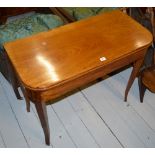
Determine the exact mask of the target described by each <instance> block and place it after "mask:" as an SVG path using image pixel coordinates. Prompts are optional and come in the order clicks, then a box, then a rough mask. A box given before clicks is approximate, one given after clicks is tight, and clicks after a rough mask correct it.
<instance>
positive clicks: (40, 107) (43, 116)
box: [35, 102, 50, 145]
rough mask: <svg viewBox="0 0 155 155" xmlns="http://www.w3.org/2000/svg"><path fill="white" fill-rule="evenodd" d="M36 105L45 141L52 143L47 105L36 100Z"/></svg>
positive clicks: (48, 143)
mask: <svg viewBox="0 0 155 155" xmlns="http://www.w3.org/2000/svg"><path fill="white" fill-rule="evenodd" d="M35 107H36V110H37V112H38V116H39V119H40V122H41V125H42V128H43V131H44V135H45V142H46V144H47V145H50V130H49V124H48V117H47V110H46V105H45V104H44V103H42V102H36V103H35Z"/></svg>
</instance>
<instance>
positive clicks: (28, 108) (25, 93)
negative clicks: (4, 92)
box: [20, 85, 30, 112]
mask: <svg viewBox="0 0 155 155" xmlns="http://www.w3.org/2000/svg"><path fill="white" fill-rule="evenodd" d="M20 88H21V90H22V92H23V95H24V98H25V101H26V110H27V112H30V100H29V97H28V95H27V92H26V90H25V88H24V87H23V86H22V85H20Z"/></svg>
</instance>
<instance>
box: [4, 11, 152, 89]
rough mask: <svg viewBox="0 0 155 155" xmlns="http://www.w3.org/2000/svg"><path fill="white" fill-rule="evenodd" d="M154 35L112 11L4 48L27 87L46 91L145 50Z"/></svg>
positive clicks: (117, 12)
mask: <svg viewBox="0 0 155 155" xmlns="http://www.w3.org/2000/svg"><path fill="white" fill-rule="evenodd" d="M151 42H152V35H151V33H150V32H149V31H147V30H146V29H145V28H143V27H142V26H141V25H140V24H138V23H137V22H135V21H134V20H132V19H131V18H130V17H129V16H127V15H126V14H124V13H122V12H121V11H112V12H110V13H104V14H101V15H97V16H94V17H90V18H87V19H85V20H81V21H78V22H74V23H71V24H67V25H65V26H61V27H60V28H56V29H53V30H50V31H47V32H42V33H38V34H36V35H33V36H30V37H27V38H24V39H18V40H16V41H13V42H9V43H6V44H5V45H4V47H5V50H6V52H7V54H8V56H9V58H10V60H11V62H12V64H13V66H14V68H15V70H16V72H17V74H18V76H19V78H20V80H21V81H22V83H23V84H24V86H25V87H27V88H29V89H32V90H46V89H49V88H50V87H52V86H54V85H57V84H60V83H61V82H65V81H68V80H71V79H75V78H77V77H79V76H82V75H84V74H87V73H88V72H90V71H93V70H95V69H96V68H100V67H103V66H104V65H106V64H108V63H111V62H113V61H115V60H119V59H120V60H121V58H123V57H125V56H127V55H130V54H132V53H133V52H136V51H137V50H141V49H143V48H146V46H148V45H150V44H151Z"/></svg>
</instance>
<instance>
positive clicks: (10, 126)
mask: <svg viewBox="0 0 155 155" xmlns="http://www.w3.org/2000/svg"><path fill="white" fill-rule="evenodd" d="M0 94H1V95H0V124H1V125H0V131H1V134H2V137H3V140H4V142H5V144H6V147H28V145H27V143H26V140H25V138H24V136H23V134H22V131H21V129H20V126H19V124H18V122H17V120H16V117H15V115H14V113H13V112H12V109H11V107H10V105H9V103H8V102H9V101H8V99H7V97H6V95H5V94H4V92H3V89H2V86H1V84H0Z"/></svg>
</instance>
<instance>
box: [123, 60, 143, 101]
mask: <svg viewBox="0 0 155 155" xmlns="http://www.w3.org/2000/svg"><path fill="white" fill-rule="evenodd" d="M142 63H143V59H141V60H138V61H136V62H135V63H134V65H133V69H132V72H131V75H130V78H129V80H128V84H127V87H126V90H125V97H124V101H125V102H126V101H127V96H128V93H129V90H130V88H131V86H132V84H133V82H134V80H135V78H136V77H137V75H138V73H139V70H140V67H141V65H142Z"/></svg>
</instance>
